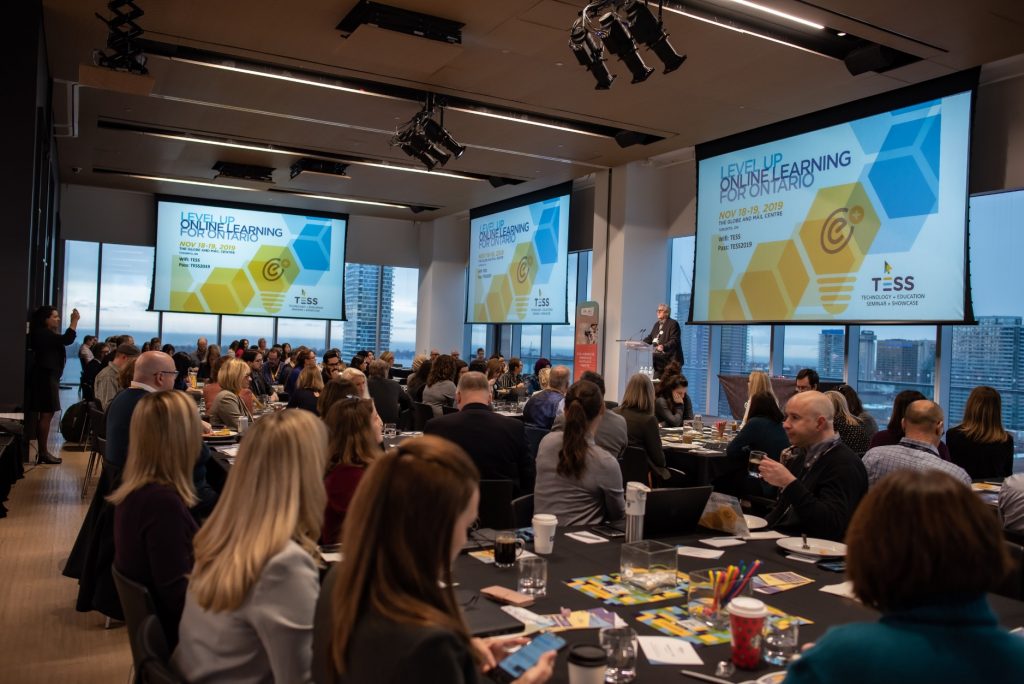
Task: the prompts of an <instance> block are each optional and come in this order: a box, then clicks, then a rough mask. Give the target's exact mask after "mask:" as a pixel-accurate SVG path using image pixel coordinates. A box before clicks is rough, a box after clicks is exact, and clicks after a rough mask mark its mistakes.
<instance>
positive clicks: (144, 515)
mask: <svg viewBox="0 0 1024 684" xmlns="http://www.w3.org/2000/svg"><path fill="white" fill-rule="evenodd" d="M202 432H203V431H202V425H201V423H200V421H199V413H198V412H197V411H196V405H195V402H194V401H192V400H191V399H189V398H188V396H186V395H185V394H183V393H181V392H153V393H151V394H147V395H146V396H144V397H143V398H142V399H140V400H139V403H138V404H137V405H136V406H135V411H134V412H133V413H132V422H131V428H130V429H129V442H128V459H127V461H126V463H125V468H124V473H123V475H122V479H121V486H120V487H118V488H117V489H116V490H114V492H113V493H112V494H111V495H110V496H108V497H107V501H109V502H110V503H112V504H114V506H115V508H114V567H115V568H117V570H118V572H120V573H121V574H123V575H124V576H125V577H127V578H128V579H131V580H134V581H136V582H138V583H139V584H142V585H144V586H145V587H146V588H147V589H149V593H150V595H151V596H152V597H153V603H155V604H156V614H157V616H158V617H159V618H160V624H161V625H162V626H163V628H164V636H166V638H167V643H168V646H170V647H171V648H174V646H175V645H176V644H177V643H178V622H179V621H180V620H181V611H182V609H183V608H184V607H185V592H186V590H187V589H188V575H189V573H190V572H192V537H193V536H195V533H196V530H197V529H198V528H197V527H196V522H195V520H194V519H193V518H192V515H191V514H190V513H189V511H188V509H189V508H190V507H192V506H194V505H195V504H196V503H198V499H197V498H196V493H195V489H194V488H193V484H192V469H193V468H194V466H195V462H196V454H198V453H199V450H200V449H201V448H202V441H203V440H202Z"/></svg>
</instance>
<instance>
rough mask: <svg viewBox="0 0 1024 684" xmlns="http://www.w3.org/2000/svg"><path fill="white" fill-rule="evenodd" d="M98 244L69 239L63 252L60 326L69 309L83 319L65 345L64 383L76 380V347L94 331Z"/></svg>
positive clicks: (79, 368)
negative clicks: (72, 338)
mask: <svg viewBox="0 0 1024 684" xmlns="http://www.w3.org/2000/svg"><path fill="white" fill-rule="evenodd" d="M99 259H100V246H99V244H97V243H95V242H78V241H75V240H68V241H67V244H66V246H65V251H64V309H63V311H62V313H61V319H60V321H61V325H63V326H65V327H67V325H68V324H69V323H70V322H71V311H72V309H78V313H80V314H82V319H81V320H80V321H79V322H78V336H77V337H76V338H75V342H74V343H73V344H72V345H71V346H69V347H68V348H67V356H68V362H67V363H66V364H65V365H64V375H63V377H62V378H61V380H62V381H63V382H68V383H74V382H78V379H79V374H80V373H81V371H82V366H81V365H80V364H79V363H77V361H76V359H77V358H78V347H79V346H80V345H81V344H82V339H83V338H84V337H85V336H86V335H94V334H95V333H96V304H97V293H96V288H97V285H98V283H97V282H96V275H97V273H98V271H99Z"/></svg>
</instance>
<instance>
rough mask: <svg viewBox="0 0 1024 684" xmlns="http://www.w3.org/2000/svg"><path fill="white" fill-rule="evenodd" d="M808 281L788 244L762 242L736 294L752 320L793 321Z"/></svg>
mask: <svg viewBox="0 0 1024 684" xmlns="http://www.w3.org/2000/svg"><path fill="white" fill-rule="evenodd" d="M808 282H810V279H809V278H808V277H807V269H806V268H805V267H804V264H803V261H802V260H801V259H800V253H799V252H798V251H797V249H796V245H795V244H793V241H792V240H778V241H776V242H764V243H762V244H760V245H758V246H757V249H755V250H754V255H753V256H752V257H751V258H750V264H749V265H748V266H747V269H746V271H744V273H743V277H742V278H741V279H740V291H741V293H742V295H743V299H744V300H745V301H746V304H747V309H748V310H749V311H750V315H751V317H752V318H754V319H756V320H778V321H782V320H787V319H789V318H792V317H793V313H794V312H795V311H796V308H797V306H798V305H799V304H800V298H801V297H802V296H803V294H804V290H806V289H807V284H808Z"/></svg>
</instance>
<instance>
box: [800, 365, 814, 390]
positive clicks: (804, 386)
mask: <svg viewBox="0 0 1024 684" xmlns="http://www.w3.org/2000/svg"><path fill="white" fill-rule="evenodd" d="M811 390H814V391H817V390H818V371H816V370H814V369H813V368H801V369H800V372H799V373H797V374H796V391H797V392H798V393H799V392H809V391H811Z"/></svg>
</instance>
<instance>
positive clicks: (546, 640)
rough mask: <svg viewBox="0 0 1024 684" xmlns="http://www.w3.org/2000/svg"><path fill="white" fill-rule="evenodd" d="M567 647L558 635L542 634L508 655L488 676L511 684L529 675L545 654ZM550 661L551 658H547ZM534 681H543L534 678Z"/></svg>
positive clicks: (503, 683) (502, 683) (504, 683)
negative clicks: (528, 672) (529, 671)
mask: <svg viewBox="0 0 1024 684" xmlns="http://www.w3.org/2000/svg"><path fill="white" fill-rule="evenodd" d="M564 646H565V639H563V638H562V637H560V636H558V635H557V634H541V635H540V636H538V637H536V638H535V639H534V640H533V641H531V642H530V643H528V644H526V645H525V646H523V647H522V648H520V649H519V650H517V651H516V652H515V653H512V654H510V655H508V656H507V657H506V658H505V659H504V660H502V661H501V662H500V663H498V665H497V667H495V668H493V669H492V670H490V671H489V672H488V673H487V675H488V676H489V677H490V678H491V679H493V680H495V681H496V682H500V683H501V684H509V683H510V682H513V681H515V680H516V679H519V678H520V677H522V676H523V675H526V674H527V671H528V670H530V669H531V668H533V667H534V666H535V665H537V664H538V663H540V662H541V661H542V658H544V657H545V654H546V653H548V652H550V651H558V650H559V649H561V648H563V647H564ZM547 660H550V658H547ZM532 680H533V681H543V680H542V679H536V678H532Z"/></svg>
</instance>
